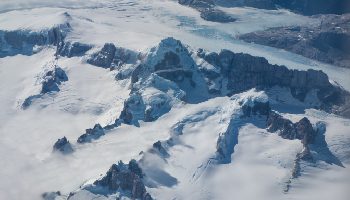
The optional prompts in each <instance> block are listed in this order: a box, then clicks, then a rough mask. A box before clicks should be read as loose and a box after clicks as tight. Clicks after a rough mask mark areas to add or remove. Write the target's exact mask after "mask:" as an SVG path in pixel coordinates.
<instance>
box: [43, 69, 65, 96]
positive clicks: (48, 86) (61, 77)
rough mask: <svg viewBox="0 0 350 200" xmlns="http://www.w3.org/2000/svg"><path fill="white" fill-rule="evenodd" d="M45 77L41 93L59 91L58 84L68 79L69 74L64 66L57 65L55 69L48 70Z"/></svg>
mask: <svg viewBox="0 0 350 200" xmlns="http://www.w3.org/2000/svg"><path fill="white" fill-rule="evenodd" d="M43 79H44V80H43V83H42V89H41V94H45V93H49V92H53V91H59V90H60V89H59V87H58V86H59V85H61V83H62V82H65V81H68V76H67V74H66V72H65V71H64V70H63V69H62V68H60V67H58V66H55V67H54V69H53V70H50V71H48V72H46V74H45V76H44V78H43Z"/></svg>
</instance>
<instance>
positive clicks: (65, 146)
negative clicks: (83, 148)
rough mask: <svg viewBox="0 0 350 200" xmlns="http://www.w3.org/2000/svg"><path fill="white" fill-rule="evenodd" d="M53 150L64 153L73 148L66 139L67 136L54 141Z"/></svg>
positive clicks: (69, 151)
mask: <svg viewBox="0 0 350 200" xmlns="http://www.w3.org/2000/svg"><path fill="white" fill-rule="evenodd" d="M53 150H54V151H59V152H61V153H64V154H66V153H71V152H72V151H73V148H72V145H71V144H70V142H69V141H68V140H67V138H66V137H63V138H60V139H58V140H57V142H55V144H54V145H53Z"/></svg>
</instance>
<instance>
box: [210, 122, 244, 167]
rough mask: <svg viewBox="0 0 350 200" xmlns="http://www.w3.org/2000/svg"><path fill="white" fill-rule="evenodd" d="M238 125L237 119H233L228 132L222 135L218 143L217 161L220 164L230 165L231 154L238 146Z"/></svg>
mask: <svg viewBox="0 0 350 200" xmlns="http://www.w3.org/2000/svg"><path fill="white" fill-rule="evenodd" d="M238 129H239V127H238V125H237V124H235V119H232V120H231V121H230V123H229V126H228V127H227V130H226V132H224V133H221V134H220V135H219V138H218V140H217V143H216V160H217V161H218V162H220V163H223V164H225V163H230V162H231V154H232V153H233V151H234V147H235V146H236V144H238Z"/></svg>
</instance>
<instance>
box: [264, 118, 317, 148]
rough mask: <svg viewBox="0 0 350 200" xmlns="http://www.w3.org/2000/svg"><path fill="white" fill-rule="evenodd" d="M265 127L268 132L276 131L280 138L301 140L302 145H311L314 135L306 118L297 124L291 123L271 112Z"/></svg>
mask: <svg viewBox="0 0 350 200" xmlns="http://www.w3.org/2000/svg"><path fill="white" fill-rule="evenodd" d="M266 125H267V130H268V131H269V132H276V131H278V134H279V135H280V136H281V137H282V138H284V139H289V140H294V139H299V140H302V143H303V144H304V145H307V144H310V143H312V142H313V140H314V138H315V134H316V133H315V131H314V129H313V127H312V125H311V123H310V121H309V120H308V119H307V118H306V117H304V118H302V119H301V120H300V121H299V122H297V123H293V122H292V121H290V120H288V119H285V118H283V117H282V116H281V115H279V114H277V113H276V112H273V111H271V112H270V113H269V117H268V119H267V124H266Z"/></svg>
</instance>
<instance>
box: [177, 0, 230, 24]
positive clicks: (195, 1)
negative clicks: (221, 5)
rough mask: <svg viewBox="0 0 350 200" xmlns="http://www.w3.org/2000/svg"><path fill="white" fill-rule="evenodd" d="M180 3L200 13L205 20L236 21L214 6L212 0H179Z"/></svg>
mask: <svg viewBox="0 0 350 200" xmlns="http://www.w3.org/2000/svg"><path fill="white" fill-rule="evenodd" d="M178 2H179V3H180V4H182V5H186V6H190V7H192V8H194V9H196V10H198V11H199V12H200V13H201V15H200V16H201V17H202V18H203V19H205V20H207V21H212V22H221V23H228V22H234V21H236V19H235V18H233V17H231V16H230V15H228V14H226V13H225V12H223V11H221V10H219V9H217V8H215V1H213V0H179V1H178Z"/></svg>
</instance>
